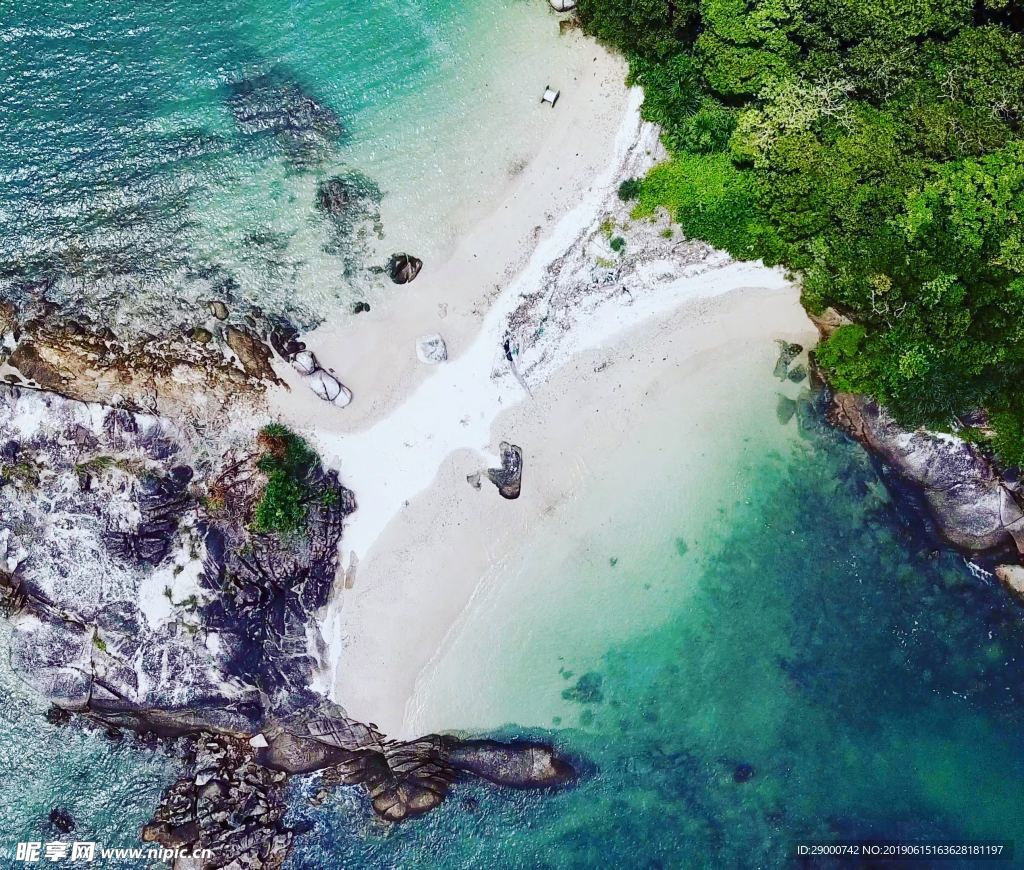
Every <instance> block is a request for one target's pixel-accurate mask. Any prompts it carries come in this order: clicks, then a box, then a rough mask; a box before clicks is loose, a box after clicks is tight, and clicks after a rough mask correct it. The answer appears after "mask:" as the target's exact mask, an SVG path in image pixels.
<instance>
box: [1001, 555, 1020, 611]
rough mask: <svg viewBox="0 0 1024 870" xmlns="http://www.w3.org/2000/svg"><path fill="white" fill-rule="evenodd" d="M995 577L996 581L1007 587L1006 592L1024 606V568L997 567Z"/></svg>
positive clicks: (1011, 566) (1018, 566)
mask: <svg viewBox="0 0 1024 870" xmlns="http://www.w3.org/2000/svg"><path fill="white" fill-rule="evenodd" d="M995 575H996V579H997V580H999V582H1000V583H1002V584H1003V586H1005V587H1006V591H1007V592H1009V593H1010V594H1011V595H1013V596H1014V597H1015V598H1016V599H1017V600H1018V601H1019V602H1020V603H1021V604H1024V566H1022V565H997V566H996V570H995Z"/></svg>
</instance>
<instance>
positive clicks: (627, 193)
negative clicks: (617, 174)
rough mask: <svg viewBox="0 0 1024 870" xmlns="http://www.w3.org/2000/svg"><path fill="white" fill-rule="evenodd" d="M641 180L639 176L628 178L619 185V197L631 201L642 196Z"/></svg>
mask: <svg viewBox="0 0 1024 870" xmlns="http://www.w3.org/2000/svg"><path fill="white" fill-rule="evenodd" d="M640 187H641V182H640V179H639V178H627V179H625V180H624V181H623V182H622V183H621V184H620V185H619V199H621V200H622V201H623V202H629V201H630V200H631V199H636V198H637V197H638V196H640Z"/></svg>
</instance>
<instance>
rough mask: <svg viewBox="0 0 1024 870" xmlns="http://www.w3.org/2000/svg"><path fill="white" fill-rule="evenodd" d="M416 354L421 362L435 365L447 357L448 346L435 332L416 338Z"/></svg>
mask: <svg viewBox="0 0 1024 870" xmlns="http://www.w3.org/2000/svg"><path fill="white" fill-rule="evenodd" d="M416 356H417V358H418V359H419V361H420V362H421V363H426V364H427V365H436V364H437V363H442V362H444V361H445V360H446V359H448V347H447V345H446V344H445V343H444V339H443V338H441V336H440V335H438V334H437V333H436V332H435V333H434V334H433V335H421V336H420V337H419V338H418V339H416Z"/></svg>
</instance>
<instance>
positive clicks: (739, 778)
mask: <svg viewBox="0 0 1024 870" xmlns="http://www.w3.org/2000/svg"><path fill="white" fill-rule="evenodd" d="M753 778H754V765H752V764H747V763H745V762H743V763H741V764H737V765H736V767H734V768H733V771H732V779H733V782H749V781H750V780H752V779H753Z"/></svg>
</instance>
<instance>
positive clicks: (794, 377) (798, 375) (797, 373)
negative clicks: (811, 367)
mask: <svg viewBox="0 0 1024 870" xmlns="http://www.w3.org/2000/svg"><path fill="white" fill-rule="evenodd" d="M786 377H787V378H789V380H791V381H792V382H793V383H794V384H799V383H800V382H801V381H803V380H806V378H807V367H806V366H803V365H795V366H793V368H791V369H790V370H789V374H787V375H786Z"/></svg>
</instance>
